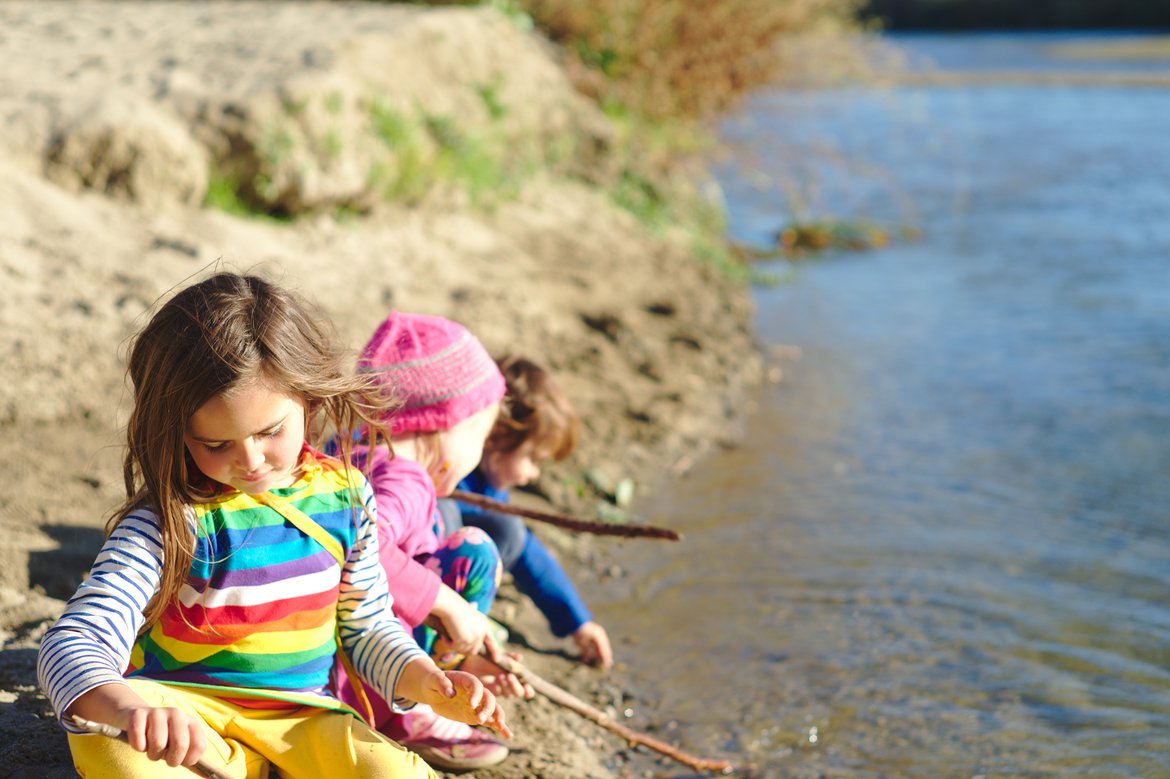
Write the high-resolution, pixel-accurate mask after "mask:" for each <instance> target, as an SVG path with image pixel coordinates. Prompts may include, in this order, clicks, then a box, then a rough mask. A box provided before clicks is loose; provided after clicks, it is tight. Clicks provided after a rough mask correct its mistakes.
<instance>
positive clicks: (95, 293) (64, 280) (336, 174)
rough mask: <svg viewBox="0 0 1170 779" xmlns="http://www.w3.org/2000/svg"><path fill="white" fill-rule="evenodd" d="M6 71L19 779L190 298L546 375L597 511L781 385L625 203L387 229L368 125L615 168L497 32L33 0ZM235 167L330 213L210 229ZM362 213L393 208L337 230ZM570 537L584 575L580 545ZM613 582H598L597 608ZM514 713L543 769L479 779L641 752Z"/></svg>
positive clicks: (582, 115) (534, 187)
mask: <svg viewBox="0 0 1170 779" xmlns="http://www.w3.org/2000/svg"><path fill="white" fill-rule="evenodd" d="M0 61H3V62H4V67H3V68H0V205H2V206H3V207H2V208H0V366H2V370H3V378H4V381H3V382H0V433H2V434H0V460H2V461H3V462H4V463H5V465H6V475H5V482H4V485H5V488H4V489H3V490H2V491H0V639H2V640H3V651H2V652H0V766H3V768H0V774H4V775H8V776H37V777H38V778H39V779H52V777H58V776H61V777H64V776H71V775H72V770H71V768H70V766H69V761H68V754H67V750H66V749H65V746H64V738H63V736H62V734H61V732H60V730H59V729H58V728H57V727H56V725H55V723H54V722H53V721H52V719H51V717H50V716H49V712H48V708H47V704H46V703H45V700H44V698H43V697H42V696H40V695H39V693H37V691H36V689H35V680H34V678H33V676H32V674H33V666H34V661H35V646H36V641H37V639H38V638H39V635H40V634H41V632H43V630H44V628H45V627H46V624H47V623H46V622H45V620H46V619H47V618H49V617H51V616H53V615H55V613H56V612H57V611H59V609H60V608H61V606H62V601H61V599H62V598H66V597H68V595H69V594H70V593H71V592H72V590H73V588H74V587H75V586H76V584H77V583H78V581H79V580H80V579H81V577H82V576H83V575H84V573H85V571H86V570H87V568H88V566H89V563H90V562H91V561H92V558H93V555H94V553H95V551H96V549H97V547H98V545H99V544H100V542H101V528H102V525H103V522H104V517H105V513H106V512H107V511H108V510H109V509H110V508H111V507H112V506H113V505H114V504H115V503H116V502H117V501H118V499H119V498H120V495H121V491H122V486H121V472H120V470H121V469H120V458H121V451H120V438H119V436H120V426H121V423H122V421H123V420H124V417H125V414H126V411H127V408H126V402H125V401H126V397H125V389H124V384H123V359H124V350H125V349H124V348H125V342H126V339H127V338H128V336H129V335H130V334H131V333H133V332H134V330H135V328H136V327H138V326H139V325H140V324H141V323H142V321H143V318H144V317H145V316H148V312H149V310H150V307H151V305H152V304H153V303H154V302H155V301H156V300H157V299H158V298H159V296H162V295H165V294H166V293H167V292H168V290H170V289H172V288H174V287H176V286H180V285H182V284H184V283H185V282H186V281H188V280H190V279H193V278H198V277H200V276H201V275H204V274H206V273H208V272H209V271H211V270H213V269H215V268H228V269H233V270H244V271H258V272H261V273H264V274H266V275H268V276H270V277H272V278H275V279H277V280H279V281H281V282H283V283H284V284H286V285H288V286H291V287H293V288H294V289H297V290H299V291H300V292H301V293H303V294H304V295H305V296H306V297H308V298H310V299H311V300H313V301H314V302H315V303H316V304H318V305H319V306H320V307H321V309H322V310H323V311H324V312H325V313H326V314H327V315H328V316H329V317H330V318H331V319H332V320H333V322H334V324H335V325H336V327H337V329H338V331H339V332H340V334H341V335H342V336H343V338H344V339H345V341H346V342H347V343H349V344H352V345H353V347H354V348H356V347H358V346H360V344H361V343H362V341H363V339H364V338H365V336H366V335H367V334H368V333H369V332H370V331H371V330H372V328H373V327H374V325H375V324H376V323H377V322H378V321H379V320H380V318H381V317H382V316H384V315H385V313H386V311H387V310H389V309H390V308H392V307H394V308H400V309H405V310H415V311H424V312H430V313H438V314H443V315H446V316H451V317H453V318H456V319H458V320H460V321H462V322H464V323H465V324H466V325H468V326H469V327H470V328H472V329H473V331H475V332H476V333H477V334H479V335H480V337H481V338H482V340H483V341H484V342H485V343H486V344H487V345H488V347H489V348H490V349H491V350H492V351H493V352H496V353H501V352H504V351H520V352H523V353H525V354H528V355H531V356H534V357H536V358H538V359H540V360H542V361H544V362H546V363H547V364H549V365H551V366H552V367H553V368H554V369H555V370H556V371H557V372H558V375H559V376H560V377H561V380H562V383H563V384H564V385H565V387H566V389H567V390H568V392H569V393H570V395H571V396H572V397H573V399H574V401H575V402H576V404H577V405H578V407H579V409H580V410H581V411H582V413H583V415H584V417H585V419H586V440H585V442H584V444H583V446H582V449H581V451H580V452H579V453H578V455H577V456H575V457H574V458H573V459H572V460H571V461H570V462H569V463H566V464H565V465H563V466H562V467H559V468H557V469H554V470H553V471H552V472H551V473H549V474H547V475H546V476H545V478H544V479H543V480H542V483H541V485H540V489H541V490H542V491H543V493H544V494H545V495H547V496H548V497H550V498H552V499H553V500H554V501H556V502H557V503H558V504H560V505H562V506H568V507H571V508H573V509H574V510H577V511H582V512H589V511H592V509H593V507H594V505H595V503H596V502H597V501H598V500H600V499H601V498H600V497H599V496H597V495H593V494H590V493H587V492H586V493H581V492H580V490H578V485H579V484H581V483H582V482H581V474H582V472H583V471H584V470H585V469H586V468H594V469H598V470H600V471H602V472H603V473H605V474H608V475H609V476H610V477H611V478H617V477H620V476H627V475H629V476H632V477H634V478H636V479H637V480H638V482H639V484H640V485H641V486H643V487H645V488H650V487H652V485H653V484H655V483H656V482H658V480H660V479H662V478H665V477H666V476H667V475H668V474H669V473H670V471H671V469H672V467H674V468H675V469H676V470H683V469H685V467H686V466H687V465H688V464H689V463H691V462H693V461H694V460H695V459H696V458H697V457H699V456H701V454H702V452H703V451H704V450H705V448H706V447H707V446H709V445H710V444H711V443H712V442H714V441H716V440H719V439H721V438H726V437H730V436H733V435H734V429H735V426H736V425H737V424H738V423H739V421H740V419H741V418H742V412H743V407H744V400H743V398H744V397H745V394H746V393H747V391H748V389H749V388H750V387H751V385H752V384H753V383H754V381H755V380H756V379H757V377H758V373H759V368H758V364H757V361H756V358H755V356H754V355H755V351H754V348H753V344H752V340H751V337H750V333H749V332H748V329H747V323H748V319H749V313H750V309H749V305H748V302H747V298H746V295H745V293H744V291H743V290H740V289H737V288H735V287H734V286H733V285H731V284H729V283H728V282H726V281H725V280H723V279H722V278H720V277H719V276H718V275H717V274H714V273H712V272H709V271H706V270H704V269H703V268H701V267H699V266H698V265H697V264H696V263H695V262H694V261H693V260H692V259H691V258H690V257H689V256H688V252H687V249H686V246H685V245H684V244H683V243H682V242H680V241H678V240H675V239H672V238H670V237H662V236H657V237H656V236H650V235H648V234H647V233H646V232H645V231H644V230H643V229H642V228H641V227H639V225H638V224H636V222H635V221H634V220H633V219H632V218H630V217H629V215H628V214H626V213H624V212H621V211H619V210H616V209H615V208H614V207H612V206H611V205H610V203H609V201H608V199H607V198H606V197H605V195H604V194H603V193H602V192H600V191H598V190H597V189H594V188H592V187H590V186H589V185H587V184H585V183H582V182H581V181H579V180H578V181H576V182H574V181H572V180H570V179H568V178H566V177H564V176H560V175H555V176H554V175H534V176H532V177H530V178H528V179H527V180H526V183H525V184H524V186H523V188H522V189H521V191H519V193H518V194H517V195H516V197H515V198H514V199H511V200H509V201H507V202H504V203H502V204H500V205H498V206H497V207H495V208H493V209H486V210H485V209H483V208H475V207H472V206H471V205H469V204H468V203H467V202H466V199H465V198H464V199H462V200H461V199H460V198H459V197H458V196H457V195H458V193H455V194H452V193H446V194H443V193H440V194H439V195H436V196H433V197H428V198H424V199H423V201H422V202H421V203H418V204H416V205H414V206H411V207H386V206H384V205H378V198H377V197H376V193H375V192H372V191H371V188H370V185H369V176H368V175H367V174H368V171H369V170H370V166H371V165H375V164H379V163H380V162H381V161H383V157H384V155H385V153H386V152H385V148H383V147H380V146H379V145H378V144H377V143H376V142H373V141H371V139H370V137H369V127H368V124H369V123H368V121H367V119H368V114H369V111H368V109H369V106H370V105H371V104H372V102H373V101H379V105H385V106H394V109H393V110H394V111H396V112H400V113H401V114H402V115H409V114H410V113H411V112H412V111H415V112H417V111H425V112H432V113H436V112H437V114H441V115H443V116H450V117H458V119H459V121H460V122H462V123H463V125H464V126H466V127H476V126H487V125H491V126H492V128H493V130H492V131H493V132H495V133H498V134H502V135H504V136H505V137H507V138H508V139H510V141H509V142H511V143H514V144H516V145H517V146H518V147H523V148H526V149H538V150H539V149H543V148H545V147H548V148H552V147H554V146H555V145H556V144H563V143H564V142H565V140H566V139H569V141H571V145H572V147H573V149H574V151H573V152H572V154H573V155H574V159H573V160H572V161H571V164H570V165H568V166H567V167H566V168H565V169H572V167H573V165H577V166H578V167H580V166H588V165H590V164H597V165H604V162H605V148H606V144H607V143H608V142H609V138H610V135H609V130H608V128H607V126H606V124H605V120H604V119H603V118H602V117H601V116H600V115H599V114H598V113H597V112H596V111H595V110H594V109H593V108H592V107H591V106H589V105H588V104H587V103H585V102H584V101H582V100H581V99H580V98H579V97H578V96H577V95H576V94H575V93H573V91H572V90H571V88H570V87H569V85H568V83H567V81H566V80H565V79H564V77H563V74H561V72H560V71H559V69H558V68H557V66H556V63H555V62H554V60H553V59H552V58H551V56H550V54H549V52H548V51H547V49H546V48H545V46H544V45H543V44H542V43H540V42H539V41H537V40H536V39H534V38H532V37H531V36H530V35H529V34H528V33H525V32H524V31H522V30H518V29H516V28H515V27H514V26H512V25H511V24H510V23H509V22H508V21H507V20H505V19H504V18H503V17H500V16H498V15H496V14H494V13H491V12H487V11H476V10H462V9H444V10H424V9H420V8H414V7H399V6H380V5H370V4H360V3H359V4H350V3H247V2H242V3H208V2H189V3H151V2H76V3H43V2H36V1H33V2H27V1H18V2H11V1H9V2H0ZM485 85H488V86H485ZM488 87H490V97H491V100H490V101H489V100H486V98H485V95H487V94H488V92H485V89H488ZM493 106H502V107H504V109H506V110H505V111H504V112H503V113H502V114H501V113H500V112H499V111H494V112H493V111H492V110H491V109H492V107H493ZM290 111H292V112H293V113H292V114H291V116H292V118H293V119H294V120H295V121H293V122H292V123H291V125H289V124H287V122H288V120H289V117H290ZM278 119H283V121H285V122H286V125H285V126H286V127H291V130H288V132H287V133H286V135H287V139H286V140H287V141H288V143H287V148H286V151H287V153H286V154H285V155H284V158H283V159H281V160H273V159H272V158H271V156H268V157H265V156H264V155H265V153H266V152H265V149H267V148H268V147H266V146H265V142H266V139H268V140H270V138H269V135H268V134H270V128H271V127H272V126H273V122H275V121H277V120H278ZM323 139H325V140H328V139H334V141H336V142H335V143H334V142H330V143H325V142H324V140H323ZM269 151H270V149H269ZM380 155H381V156H380ZM217 159H218V160H223V159H231V160H233V161H234V162H236V163H238V164H240V165H252V166H265V165H267V166H269V167H267V168H264V176H265V179H264V181H265V187H264V188H263V189H264V190H265V191H264V192H261V193H257V195H258V196H259V197H266V198H268V201H267V202H268V203H269V204H270V205H275V206H279V207H287V208H288V209H289V210H294V211H302V210H304V211H307V212H309V215H308V216H305V217H303V218H301V219H298V220H296V221H293V222H290V223H277V222H272V221H266V220H257V219H247V218H240V217H235V216H230V215H228V214H226V213H223V212H220V211H215V210H208V209H204V208H201V207H200V206H199V203H200V202H201V201H202V198H203V195H204V192H205V191H206V188H207V186H208V170H209V162H210V161H211V160H217ZM339 206H344V207H346V208H349V209H352V208H355V207H356V208H358V209H359V210H364V209H368V208H372V209H373V210H372V211H370V212H369V213H368V215H366V216H363V217H360V218H351V219H347V220H341V221H338V220H337V219H335V218H334V217H333V216H332V214H333V213H335V210H336V208H337V207H339ZM541 532H542V533H543V531H541ZM547 537H550V538H551V539H552V540H553V541H554V544H555V545H556V546H557V548H559V549H560V550H561V551H562V553H563V554H565V556H566V557H569V558H573V559H577V558H581V557H582V555H580V554H578V555H574V554H573V553H574V551H580V549H579V548H577V547H574V546H572V544H573V543H574V542H573V540H572V539H568V538H567V537H564V536H559V535H553V534H549V535H548V536H547ZM584 549H585V550H586V552H588V553H589V554H586V555H584V557H588V556H589V555H590V554H592V555H593V556H596V552H595V551H590V550H596V547H595V546H594V547H590V546H589V545H586V546H585V547H584ZM590 575H591V574H590V571H589V568H588V567H587V566H586V567H582V568H579V569H578V570H577V578H578V579H579V582H580V584H581V587H582V590H583V592H584V593H585V595H586V597H588V590H589V577H590ZM499 610H500V613H501V616H502V618H504V619H505V620H508V621H511V623H512V624H513V625H514V626H515V627H516V628H518V631H519V632H520V633H522V634H523V635H524V636H525V637H526V639H527V640H528V642H529V644H531V648H529V649H528V650H527V651H528V653H529V654H528V656H529V658H530V662H531V663H532V664H533V667H534V668H538V669H539V670H540V671H542V672H543V673H545V674H546V675H549V676H550V677H551V678H554V679H559V680H561V681H563V683H565V684H567V685H569V686H571V687H573V688H574V689H576V690H578V691H579V692H580V693H581V694H583V695H585V696H586V697H589V696H592V698H593V699H594V700H595V701H598V702H601V701H604V700H605V699H606V696H609V699H612V689H613V685H615V684H618V683H620V672H619V673H617V674H614V675H611V677H609V678H606V677H604V676H603V675H601V674H598V673H596V672H593V671H589V670H587V669H579V668H574V667H573V666H572V665H571V664H569V663H568V662H566V661H565V660H564V659H563V658H562V657H561V656H560V654H559V653H560V652H561V650H563V649H565V648H566V645H564V644H562V643H561V642H558V641H555V640H554V639H552V638H551V636H549V635H548V634H547V631H546V630H544V628H543V625H542V624H541V622H540V619H539V617H538V616H537V615H535V614H534V613H533V612H532V610H531V609H530V608H529V607H527V605H526V604H524V603H522V602H520V601H517V600H516V599H514V598H512V597H511V596H506V597H505V598H504V600H503V602H502V603H501V604H500V609H499ZM508 710H509V716H510V717H511V718H512V719H513V720H514V721H515V723H516V730H517V732H518V733H519V734H520V737H519V739H518V742H517V744H518V746H520V747H521V748H522V750H523V751H522V752H521V753H518V754H516V755H514V756H513V757H512V758H511V759H510V760H509V761H508V762H507V763H505V765H504V766H503V767H501V768H499V769H495V770H493V771H491V772H479V774H478V775H480V776H499V777H505V776H516V777H519V776H535V775H540V776H546V777H558V776H565V777H568V776H597V775H606V774H607V772H608V770H609V769H608V768H607V764H606V763H605V760H607V759H611V756H612V753H613V752H614V750H615V749H616V748H617V747H618V746H620V745H618V744H615V743H613V740H612V739H610V738H609V737H607V736H601V738H600V740H599V739H598V736H599V734H601V733H602V732H601V731H599V730H596V729H594V728H593V727H592V726H591V725H587V724H584V723H583V722H582V721H580V720H578V719H577V718H576V717H575V716H574V715H571V714H562V713H560V712H557V711H555V710H554V709H553V708H552V707H551V705H550V704H547V703H546V702H542V701H536V702H533V703H529V704H520V703H511V704H510V705H509V709H508ZM610 767H611V768H612V764H610Z"/></svg>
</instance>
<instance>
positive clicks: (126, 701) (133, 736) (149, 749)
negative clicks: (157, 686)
mask: <svg viewBox="0 0 1170 779" xmlns="http://www.w3.org/2000/svg"><path fill="white" fill-rule="evenodd" d="M65 713H66V715H69V716H72V715H74V714H76V715H77V716H79V717H82V718H84V719H87V720H92V721H93V722H103V723H105V724H107V725H113V726H114V727H115V728H118V729H119V730H122V731H124V732H125V733H126V740H127V742H129V744H130V746H131V748H133V749H135V750H137V751H139V752H145V753H146V756H147V757H149V758H150V759H151V760H165V761H166V763H167V765H169V766H172V767H175V766H179V765H185V766H188V767H190V766H193V765H195V763H196V761H198V760H199V758H200V757H202V756H203V751H204V750H205V749H206V748H207V738H206V736H205V734H204V732H203V721H202V720H200V719H198V718H196V717H193V716H191V715H190V714H187V713H186V712H184V711H181V710H180V709H176V708H170V707H162V706H159V707H155V706H151V705H150V704H149V703H147V702H146V701H145V700H143V699H142V697H141V696H139V695H138V694H137V693H136V692H134V690H133V689H131V688H130V687H129V686H127V685H125V684H102V685H99V686H97V687H95V688H93V689H92V690H89V691H88V692H85V693H83V694H82V695H80V696H78V698H77V700H75V701H74V702H73V703H72V704H71V705H70V706H69V708H68V709H67V710H66V712H65Z"/></svg>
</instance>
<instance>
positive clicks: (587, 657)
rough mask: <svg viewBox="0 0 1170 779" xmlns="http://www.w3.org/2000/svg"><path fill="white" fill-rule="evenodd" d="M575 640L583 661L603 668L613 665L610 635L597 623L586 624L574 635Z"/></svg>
mask: <svg viewBox="0 0 1170 779" xmlns="http://www.w3.org/2000/svg"><path fill="white" fill-rule="evenodd" d="M573 640H574V641H576V642H577V647H578V648H579V649H580V650H581V660H582V661H584V662H586V663H589V664H590V665H596V666H599V667H601V668H609V667H610V666H612V665H613V649H612V648H611V647H610V645H609V634H608V633H606V632H605V628H603V627H602V626H601V625H598V624H597V623H596V622H586V623H585V624H584V625H582V626H581V627H579V628H577V630H576V632H574V633H573Z"/></svg>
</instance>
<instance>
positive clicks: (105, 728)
mask: <svg viewBox="0 0 1170 779" xmlns="http://www.w3.org/2000/svg"><path fill="white" fill-rule="evenodd" d="M73 723H74V724H75V725H77V727H79V728H81V729H82V730H84V731H85V732H86V733H93V734H95V735H98V736H108V737H109V738H114V739H117V740H118V741H124V742H126V743H127V744H129V743H130V739H129V738H127V737H126V732H125V731H123V730H118V729H117V728H115V727H114V726H113V725H107V724H106V723H104V722H94V721H93V720H87V719H85V718H84V717H78V716H77V715H76V714H74V715H73ZM187 768H189V769H190V770H192V771H194V772H195V773H197V774H198V775H199V776H202V777H206V779H232V777H231V776H229V775H228V774H225V773H224V772H223V771H220V770H219V769H218V768H216V767H215V766H213V765H208V764H207V763H205V762H203V761H202V760H196V761H195V765H191V766H187Z"/></svg>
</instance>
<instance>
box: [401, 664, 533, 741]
mask: <svg viewBox="0 0 1170 779" xmlns="http://www.w3.org/2000/svg"><path fill="white" fill-rule="evenodd" d="M439 676H441V677H442V679H441V680H440V679H437V678H434V675H432V677H431V678H429V679H428V680H427V682H426V684H425V690H426V692H427V693H428V695H427V696H426V697H427V699H426V700H423V701H422V703H428V704H430V706H431V708H432V709H434V710H435V713H436V714H439V715H440V716H443V717H446V718H447V719H453V720H456V721H458V722H466V723H467V724H468V725H484V726H486V727H488V728H490V729H492V730H494V731H495V732H497V733H499V734H500V735H501V736H503V737H504V738H511V737H512V729H511V728H509V727H508V723H507V722H505V719H504V710H503V709H502V708H501V707H500V705H499V703H498V702H497V701H496V696H495V695H493V694H492V691H491V690H489V689H487V688H486V687H484V685H483V682H481V681H480V680H479V679H478V678H476V677H475V676H474V675H473V674H469V673H465V672H463V671H443V672H441V673H440V674H439ZM444 682H445V684H444ZM448 691H449V692H448ZM431 693H433V694H431Z"/></svg>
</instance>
